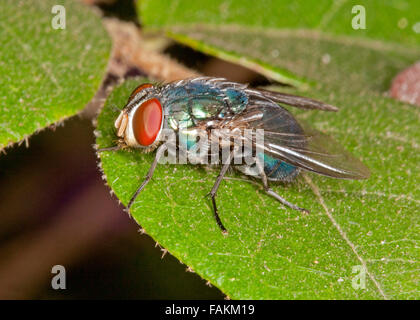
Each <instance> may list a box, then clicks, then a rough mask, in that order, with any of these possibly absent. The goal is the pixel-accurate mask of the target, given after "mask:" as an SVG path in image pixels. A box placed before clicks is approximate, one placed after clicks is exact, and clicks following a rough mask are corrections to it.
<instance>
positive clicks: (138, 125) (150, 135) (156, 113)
mask: <svg viewBox="0 0 420 320" xmlns="http://www.w3.org/2000/svg"><path fill="white" fill-rule="evenodd" d="M162 113H163V111H162V105H161V104H160V102H159V100H158V99H156V98H153V99H150V100H147V101H145V102H143V103H142V104H141V105H140V107H138V108H137V110H136V111H135V113H134V116H133V132H134V137H135V138H136V140H137V142H138V143H139V144H140V145H142V146H149V145H151V144H152V143H153V142H155V140H156V138H157V135H158V133H159V131H160V127H161V125H162Z"/></svg>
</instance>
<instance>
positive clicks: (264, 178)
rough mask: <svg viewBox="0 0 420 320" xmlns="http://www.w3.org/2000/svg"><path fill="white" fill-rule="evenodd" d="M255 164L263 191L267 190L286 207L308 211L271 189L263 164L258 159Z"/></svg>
mask: <svg viewBox="0 0 420 320" xmlns="http://www.w3.org/2000/svg"><path fill="white" fill-rule="evenodd" d="M256 164H257V167H258V169H259V170H258V171H259V174H260V176H261V180H262V183H263V186H264V190H265V192H267V193H268V194H269V195H270V196H272V197H273V198H275V199H276V200H277V201H279V202H280V203H282V204H283V205H285V206H286V207H289V208H291V209H294V210H299V211H302V212H305V213H309V210H307V209H305V208H301V207H298V206H297V205H295V204H293V203H291V202H289V201H287V200H286V199H284V198H283V197H281V196H280V195H279V194H278V193H277V192H275V191H274V190H273V189H271V188H270V186H269V184H268V179H267V175H266V174H265V171H264V166H263V165H262V164H261V162H260V161H258V160H257V163H256Z"/></svg>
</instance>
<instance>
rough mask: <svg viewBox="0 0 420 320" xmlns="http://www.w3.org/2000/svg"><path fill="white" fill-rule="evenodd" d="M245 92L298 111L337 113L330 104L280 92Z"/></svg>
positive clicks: (336, 109) (262, 90)
mask: <svg viewBox="0 0 420 320" xmlns="http://www.w3.org/2000/svg"><path fill="white" fill-rule="evenodd" d="M246 92H247V93H248V94H251V95H255V96H257V95H262V96H263V97H265V98H267V99H270V100H271V101H274V102H276V103H284V104H287V105H289V106H292V107H297V108H300V109H318V110H322V111H338V108H337V107H335V106H332V105H330V104H327V103H324V102H321V101H318V100H314V99H310V98H305V97H300V96H295V95H293V94H287V93H282V92H276V91H270V90H264V89H255V90H254V89H247V90H246Z"/></svg>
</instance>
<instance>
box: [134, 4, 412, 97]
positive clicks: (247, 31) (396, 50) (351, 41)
mask: <svg viewBox="0 0 420 320" xmlns="http://www.w3.org/2000/svg"><path fill="white" fill-rule="evenodd" d="M354 5H363V6H364V7H365V10H366V29H365V30H362V29H360V30H354V29H353V28H352V19H353V18H354V17H355V16H356V14H353V13H352V8H353V6H354ZM138 7H139V12H140V13H141V17H142V19H143V23H144V25H145V26H146V27H149V28H150V29H162V30H166V32H167V34H168V35H169V36H171V37H173V38H174V39H175V40H177V41H179V42H181V43H184V44H186V45H189V46H191V47H193V48H195V49H197V50H200V51H203V52H205V53H208V54H211V55H215V56H217V57H220V58H222V59H225V60H228V61H232V62H234V63H238V64H241V65H244V66H245V67H248V68H250V69H253V70H255V71H257V72H260V73H262V74H264V75H265V76H267V77H269V78H271V79H274V80H277V81H280V82H283V83H287V84H291V85H294V86H296V87H299V88H301V89H305V88H307V87H308V86H309V85H312V86H313V85H314V84H315V83H318V84H319V85H321V84H326V85H328V86H329V87H334V88H336V87H341V86H345V87H346V88H345V90H348V89H350V90H353V91H354V92H360V91H366V90H375V91H384V90H386V89H387V88H388V87H387V86H388V85H389V82H390V80H391V79H392V77H393V76H394V75H395V73H396V72H397V71H398V70H401V69H402V68H405V67H406V66H408V65H410V64H411V63H413V62H414V61H416V60H417V59H418V57H419V54H420V49H419V43H420V34H419V33H416V32H415V30H414V29H415V28H414V25H415V23H416V22H417V23H418V22H419V21H418V16H416V14H417V12H419V10H420V3H419V2H418V1H414V0H411V1H405V2H401V1H387V2H386V3H384V2H383V1H381V0H364V1H333V0H324V1H318V0H310V1H302V2H299V3H298V2H296V1H226V0H216V1H211V2H210V1H208V2H206V5H203V3H202V2H196V3H191V2H190V1H182V0H175V1H171V4H170V5H168V2H167V1H164V0H153V1H149V0H146V1H140V2H138ZM163 8H166V9H165V10H163ZM161 12H165V14H164V15H162V14H161ZM375 59H381V61H382V64H378V63H375V62H376V61H375ZM343 74H345V75H346V77H345V79H343V77H342V75H343ZM338 80H347V81H350V82H351V83H352V85H351V86H349V85H348V84H346V83H343V81H338Z"/></svg>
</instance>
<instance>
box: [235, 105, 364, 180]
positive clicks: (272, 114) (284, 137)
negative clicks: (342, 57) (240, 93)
mask: <svg viewBox="0 0 420 320" xmlns="http://www.w3.org/2000/svg"><path fill="white" fill-rule="evenodd" d="M254 102H255V101H254ZM229 127H232V128H235V127H242V128H245V127H246V128H250V129H264V145H263V146H260V147H261V148H263V149H264V153H266V154H268V155H270V156H272V157H275V158H277V159H280V160H283V161H285V162H287V163H289V164H292V165H295V166H297V167H300V168H302V169H305V170H308V171H312V172H316V173H318V174H321V175H325V176H329V177H334V178H341V179H365V178H367V177H369V175H370V173H369V170H368V169H367V168H366V167H365V165H364V164H363V163H362V162H360V161H359V160H358V159H356V158H355V157H354V156H352V155H351V154H350V153H349V152H347V151H346V150H345V149H344V148H342V147H341V146H340V145H339V144H338V143H337V142H336V141H334V140H333V139H332V138H330V137H329V136H327V135H325V134H323V133H321V132H319V131H317V130H315V129H312V128H310V127H308V126H306V125H303V124H302V123H298V122H297V121H296V119H295V118H294V117H293V116H292V115H291V114H290V113H289V112H288V111H287V110H286V109H284V108H282V107H280V106H278V105H276V104H274V103H268V102H267V101H265V102H264V103H261V101H259V102H256V103H255V104H253V105H250V106H248V107H247V108H246V109H245V110H244V111H243V112H241V114H239V115H237V116H236V117H234V118H232V119H231V120H230V123H229ZM253 140H254V141H253V143H256V139H254V138H253Z"/></svg>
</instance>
